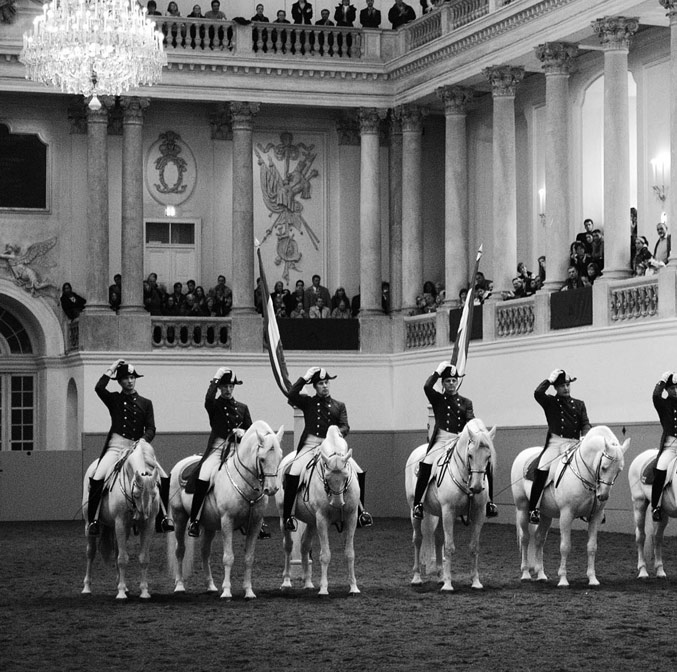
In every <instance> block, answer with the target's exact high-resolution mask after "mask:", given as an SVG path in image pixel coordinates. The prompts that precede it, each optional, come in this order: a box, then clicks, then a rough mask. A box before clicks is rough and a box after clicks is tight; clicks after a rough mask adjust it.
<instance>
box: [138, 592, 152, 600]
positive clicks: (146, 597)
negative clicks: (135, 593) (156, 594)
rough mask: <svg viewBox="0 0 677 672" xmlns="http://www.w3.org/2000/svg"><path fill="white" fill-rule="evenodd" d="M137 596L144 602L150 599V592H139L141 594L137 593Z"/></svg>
mask: <svg viewBox="0 0 677 672" xmlns="http://www.w3.org/2000/svg"><path fill="white" fill-rule="evenodd" d="M139 598H140V599H142V600H143V601H144V602H146V601H148V600H150V593H141V595H139Z"/></svg>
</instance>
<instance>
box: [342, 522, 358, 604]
mask: <svg viewBox="0 0 677 672" xmlns="http://www.w3.org/2000/svg"><path fill="white" fill-rule="evenodd" d="M356 527H357V511H355V513H354V514H353V515H351V517H350V520H349V521H348V522H347V524H346V529H345V535H346V542H345V546H344V549H345V556H346V563H347V564H348V584H349V586H350V594H351V595H359V593H360V590H359V588H358V587H357V579H356V578H355V544H354V541H355V528H356Z"/></svg>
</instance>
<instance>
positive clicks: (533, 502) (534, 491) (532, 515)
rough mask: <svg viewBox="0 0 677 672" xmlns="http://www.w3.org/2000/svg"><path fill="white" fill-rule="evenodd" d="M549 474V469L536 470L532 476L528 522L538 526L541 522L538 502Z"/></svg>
mask: <svg viewBox="0 0 677 672" xmlns="http://www.w3.org/2000/svg"><path fill="white" fill-rule="evenodd" d="M549 474H550V470H549V469H536V473H535V475H534V484H533V485H532V486H531V496H530V497H529V522H530V523H534V524H538V523H540V522H541V516H540V512H539V510H538V508H537V507H538V500H539V499H540V498H541V495H542V494H543V488H545V483H546V481H547V480H548V475H549Z"/></svg>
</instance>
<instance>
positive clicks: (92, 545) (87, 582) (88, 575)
mask: <svg viewBox="0 0 677 672" xmlns="http://www.w3.org/2000/svg"><path fill="white" fill-rule="evenodd" d="M85 537H86V539H87V549H86V551H85V554H86V556H87V569H86V571H85V578H84V581H83V582H82V583H83V588H82V594H83V595H91V593H92V565H93V564H94V558H95V557H96V537H90V536H89V535H88V534H87V527H86V526H85Z"/></svg>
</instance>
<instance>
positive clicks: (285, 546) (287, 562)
mask: <svg viewBox="0 0 677 672" xmlns="http://www.w3.org/2000/svg"><path fill="white" fill-rule="evenodd" d="M280 531H281V532H282V550H283V551H284V569H283V570H282V585H281V586H280V590H286V589H288V588H291V587H292V582H291V553H292V550H293V549H294V539H293V537H292V534H291V532H290V531H289V530H287V529H286V528H285V526H284V520H283V518H282V516H280Z"/></svg>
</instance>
